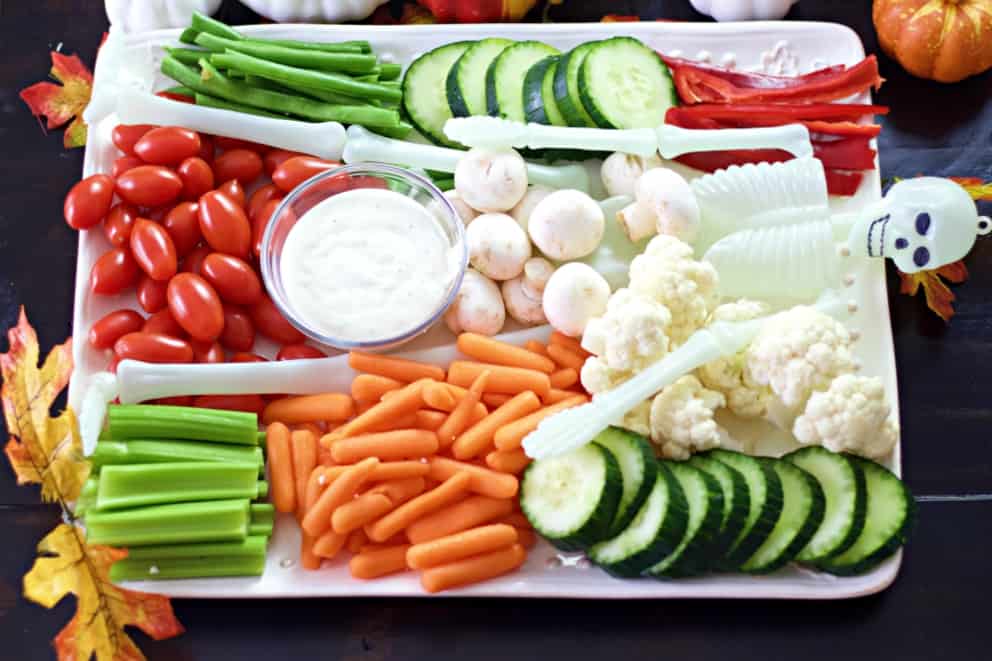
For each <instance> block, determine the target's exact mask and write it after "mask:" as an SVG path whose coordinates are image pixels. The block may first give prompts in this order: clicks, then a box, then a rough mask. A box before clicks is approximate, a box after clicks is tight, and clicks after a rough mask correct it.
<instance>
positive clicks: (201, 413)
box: [107, 404, 258, 445]
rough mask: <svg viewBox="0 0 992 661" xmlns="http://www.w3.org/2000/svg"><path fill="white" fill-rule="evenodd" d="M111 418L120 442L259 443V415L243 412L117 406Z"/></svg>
mask: <svg viewBox="0 0 992 661" xmlns="http://www.w3.org/2000/svg"><path fill="white" fill-rule="evenodd" d="M107 419H108V428H109V430H110V436H111V437H112V438H113V439H115V440H118V441H126V440H129V439H132V438H177V439H186V440H191V441H216V442H218V443H236V444H238V445H257V444H258V416H257V415H255V414H254V413H245V412H243V411H222V410H218V409H202V408H196V407H192V406H156V405H154V404H117V405H115V406H110V407H108V411H107Z"/></svg>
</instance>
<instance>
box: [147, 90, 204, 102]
mask: <svg viewBox="0 0 992 661" xmlns="http://www.w3.org/2000/svg"><path fill="white" fill-rule="evenodd" d="M155 96H160V97H162V98H163V99H169V100H171V101H178V102H180V103H195V102H196V101H195V100H194V99H193V97H191V96H186V95H185V94H176V93H175V92H156V93H155Z"/></svg>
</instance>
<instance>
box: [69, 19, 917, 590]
mask: <svg viewBox="0 0 992 661" xmlns="http://www.w3.org/2000/svg"><path fill="white" fill-rule="evenodd" d="M239 29H242V30H243V31H244V32H245V33H246V34H251V35H257V36H264V37H272V38H289V39H307V40H316V41H338V40H347V39H367V40H369V41H370V42H371V43H372V46H373V48H374V49H375V51H376V52H377V53H378V54H380V55H381V56H383V57H384V58H386V59H388V60H392V61H395V62H399V63H402V64H404V65H406V64H408V63H409V62H410V61H412V59H413V58H415V57H416V56H417V55H418V54H420V53H423V52H425V51H427V50H430V49H432V48H434V47H436V46H439V45H441V44H445V43H449V42H452V41H458V40H462V39H481V38H484V37H492V36H500V37H507V38H510V39H517V40H524V39H537V40H541V41H545V42H547V43H549V44H551V45H553V46H556V47H558V48H560V49H562V50H565V49H568V48H571V47H573V46H575V45H577V44H579V43H582V42H584V41H590V40H593V39H601V38H605V37H610V36H615V35H631V36H634V37H637V38H639V39H641V40H642V41H644V42H645V43H646V44H648V45H649V46H651V47H653V48H655V49H656V50H659V51H661V52H663V53H665V54H672V55H681V56H683V57H687V58H692V59H708V60H709V61H711V62H713V63H716V64H725V65H733V66H736V67H738V68H740V69H742V70H754V71H765V72H768V73H779V74H787V75H788V74H794V73H804V72H807V71H810V70H812V69H814V68H818V67H822V66H825V65H832V64H847V65H850V64H854V63H856V62H858V61H860V60H861V59H862V58H863V57H864V48H863V46H862V44H861V41H860V39H859V38H858V36H857V35H856V34H855V33H854V32H853V31H851V30H850V29H848V28H846V27H844V26H841V25H835V24H828V23H803V22H756V23H729V24H689V23H664V22H660V23H656V22H650V23H648V22H645V23H591V24H556V25H548V24H530V25H528V24H523V25H512V24H508V25H457V26H456V25H445V26H440V25H439V26H375V27H370V26H361V25H263V26H248V27H243V28H239ZM178 35H179V31H178V30H167V31H157V32H148V33H143V34H137V35H132V36H130V37H129V40H130V44H131V45H133V46H134V47H135V48H148V46H149V45H163V44H168V43H172V42H175V40H176V38H177V37H178ZM164 86H166V81H165V79H161V80H158V81H157V85H156V89H158V88H161V87H164ZM438 93H439V94H440V93H441V91H439V92H438ZM858 100H859V101H865V102H867V101H868V100H869V98H868V95H867V94H865V95H863V97H862V98H860V99H858ZM116 123H117V122H116V119H115V117H114V116H111V117H108V118H107V119H106V120H104V121H103V122H101V123H100V124H99V125H98V126H95V127H90V138H89V142H88V144H87V146H86V157H85V162H84V175H87V176H88V175H90V174H93V173H96V172H108V171H109V170H110V166H111V164H112V162H113V160H114V159H115V158H116V157H117V156H118V155H119V154H118V152H117V150H116V149H115V147H114V146H113V144H112V142H111V140H110V132H111V130H112V128H113V127H114V125H115V124H116ZM880 194H881V193H880V180H879V175H878V171H877V170H875V171H872V172H870V173H868V174H867V175H866V177H865V180H864V182H863V183H862V186H861V189H860V190H859V191H858V194H857V195H856V196H854V197H853V198H849V199H834V200H833V202H832V203H833V204H834V205H835V207H836V208H837V209H838V210H840V209H844V210H849V209H857V208H861V207H863V206H864V205H866V204H868V203H869V202H872V201H874V200H877V199H878V198H879V196H880ZM108 248H109V244H108V243H107V241H106V239H105V238H104V236H103V233H102V232H101V231H99V230H92V231H84V232H80V239H79V257H78V263H77V267H76V291H75V310H74V317H73V335H74V336H75V337H76V338H78V339H79V341H77V342H75V343H74V345H73V352H74V358H75V361H76V362H75V364H76V368H75V373H74V374H73V377H72V382H71V384H70V389H69V399H70V403H71V404H72V405H73V406H75V407H77V409H78V405H79V402H80V399H81V397H82V393H83V391H84V390H85V387H86V384H87V383H88V381H89V380H90V378H91V377H92V375H93V374H94V373H96V372H97V371H100V370H101V369H103V368H104V367H105V366H106V364H107V362H108V359H109V356H108V355H106V354H104V353H102V352H98V351H95V350H94V349H92V348H91V347H90V346H89V345H88V343H87V342H85V341H84V339H83V338H85V337H86V335H87V333H88V331H89V329H90V326H91V325H92V324H93V322H94V321H96V320H97V319H99V318H100V317H101V316H103V315H104V314H106V313H107V312H110V311H111V310H114V309H118V308H121V307H134V308H136V309H137V303H136V301H135V300H134V296H133V293H127V294H125V295H123V296H120V297H93V296H91V295H90V293H89V286H88V283H89V273H90V269H91V268H92V266H93V262H94V261H95V260H96V258H98V257H99V256H100V255H101V254H102V253H103V252H104V251H106V250H107V249H108ZM882 261H883V260H872V261H869V260H862V261H861V262H859V263H857V264H858V265H857V267H856V269H855V270H854V271H853V272H852V273H850V274H849V275H850V276H852V278H848V280H847V281H846V283H847V284H846V286H845V288H844V290H843V291H844V293H845V295H847V296H849V297H850V300H851V302H852V304H853V305H855V306H856V307H857V311H856V313H855V314H854V315H853V317H852V319H851V321H850V322H849V324H848V325H849V327H850V328H851V329H852V330H855V331H857V332H858V334H859V339H858V342H857V345H856V346H857V351H856V353H857V357H858V358H859V360H860V361H861V363H862V371H863V373H865V374H867V375H873V376H878V377H880V378H881V379H882V380H883V382H884V384H885V388H886V393H887V396H888V398H889V401H890V402H892V404H893V407H894V409H895V413H896V415H898V405H897V403H898V395H897V391H896V371H895V354H894V350H893V345H892V334H891V329H890V325H889V311H888V298H887V295H886V285H885V270H884V265H883V263H882ZM547 333H548V329H547V327H544V328H538V329H530V330H525V331H518V332H516V333H513V334H512V340H513V341H517V342H522V341H523V339H525V338H528V337H546V336H547ZM255 350H256V351H257V352H259V353H261V354H263V355H269V356H271V355H273V353H274V347H273V345H271V344H269V343H266V342H265V341H260V342H259V343H258V346H256V348H255ZM420 351H423V353H418V352H420ZM404 354H408V355H412V356H418V357H421V358H423V359H430V360H434V361H437V362H439V363H442V364H444V363H447V362H449V361H450V360H452V359H454V358H456V357H457V356H458V354H457V350H456V349H455V348H454V346H453V337H452V336H451V334H450V333H448V332H447V330H446V329H444V328H436V329H434V330H433V331H431V332H430V333H428V334H427V335H425V336H424V337H422V338H420V339H419V340H417V341H416V343H415V344H414V345H412V346H411V347H408V348H407V350H406V351H404ZM339 377H340V379H341V385H342V390H344V391H346V390H347V384H348V383H349V382H350V380H351V377H352V372H351V370H350V369H349V368H348V367H347V365H346V364H344V365H343V367H342V370H341V371H340V374H339ZM733 431H734V432H735V433H737V434H738V435H741V436H743V437H745V438H746V437H748V436H750V435H753V436H755V437H757V436H759V435H760V437H761V438H762V440H763V442H764V445H763V446H762V447H763V448H766V449H767V450H768V451H769V452H771V453H778V452H782V451H784V450H786V449H788V448H789V447H790V445H794V444H793V442H792V441H791V440H789V439H788V437H787V435H785V434H783V433H781V432H775V431H773V430H771V428H770V427H761V428H750V429H737V428H735V429H734V430H733ZM889 465H890V467H891V468H892V469H893V470H894V471H896V472H897V473H898V472H899V470H900V449H899V448H898V447H897V448H896V451H895V452H894V453H893V456H892V458H891V460H890V463H889ZM299 542H300V535H299V528H298V526H297V524H296V522H295V520H293V519H292V518H291V517H289V516H287V515H280V518H279V520H278V521H277V524H276V529H275V533H274V535H273V537H272V540H271V542H270V545H269V553H268V560H267V562H266V568H265V572H264V574H263V575H262V576H261V577H258V578H221V579H196V580H177V581H148V582H132V583H128V584H127V585H128V587H132V588H135V589H142V590H147V591H150V592H158V593H162V594H166V595H169V596H172V597H197V598H288V597H360V596H397V597H411V596H424V594H425V593H424V592H423V590H422V589H421V587H420V584H419V582H418V579H417V575H416V574H414V573H406V574H403V575H399V576H395V577H387V578H382V579H378V580H375V581H360V580H356V579H354V578H352V577H351V576H350V575H349V573H348V568H347V563H346V562H344V561H341V560H337V561H335V562H333V563H325V567H324V568H322V569H320V570H319V571H306V570H303V569H302V568H300V566H299V563H298V557H299ZM900 562H901V552H900V553H899V554H896V555H895V556H894V557H892V558H890V559H889V560H888V561H886V562H884V563H883V564H882V565H880V566H879V567H877V568H876V569H875V570H874V571H872V572H870V573H868V574H865V575H863V576H857V577H851V578H837V577H833V576H829V575H827V574H820V573H816V572H812V571H807V570H804V569H801V568H797V567H789V568H786V569H784V570H782V571H779V572H777V573H775V574H772V575H769V576H745V575H727V574H715V575H712V576H707V577H704V578H694V579H683V580H677V581H656V580H651V579H644V580H621V579H616V578H612V577H610V576H608V575H607V574H606V573H604V572H602V571H601V570H599V569H597V568H592V567H589V566H588V563H586V562H585V561H584V560H583V559H582V558H580V557H578V556H574V555H571V556H569V555H562V554H560V553H558V552H557V551H555V550H554V549H553V548H552V547H551V546H550V545H548V544H547V543H545V542H543V541H542V542H540V543H539V544H538V546H536V547H534V548H533V549H532V550H531V552H530V554H529V557H528V560H527V563H526V564H525V565H524V567H523V568H522V569H521V570H520V571H517V572H515V573H513V574H512V575H510V576H507V577H503V578H500V579H497V580H493V581H488V582H485V583H482V584H479V585H475V586H471V587H468V588H464V589H460V590H454V591H451V592H447V593H443V594H444V595H446V596H475V597H558V598H571V599H654V598H729V599H751V598H773V599H844V598H850V597H857V596H862V595H866V594H871V593H874V592H878V591H880V590H883V589H885V588H886V587H887V586H888V585H890V584H891V583H892V581H893V580H894V579H895V577H896V574H897V573H898V571H899V565H900ZM327 565H329V566H327Z"/></svg>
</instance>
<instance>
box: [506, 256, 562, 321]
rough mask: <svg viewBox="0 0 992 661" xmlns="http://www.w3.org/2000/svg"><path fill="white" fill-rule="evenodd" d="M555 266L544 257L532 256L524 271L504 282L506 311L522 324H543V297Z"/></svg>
mask: <svg viewBox="0 0 992 661" xmlns="http://www.w3.org/2000/svg"><path fill="white" fill-rule="evenodd" d="M554 268H555V267H554V266H553V265H552V264H551V262H549V261H548V260H546V259H544V258H543V257H531V258H530V259H528V260H527V263H526V264H524V272H523V273H521V274H520V275H518V276H517V277H516V278H513V279H512V280H507V281H506V282H504V283H503V285H502V287H500V289H502V291H503V303H505V304H506V312H507V314H509V315H510V316H511V317H512V318H513V319H515V320H516V321H518V322H520V323H521V324H543V323H545V322H546V321H547V319H546V318H545V316H544V308H543V306H542V299H543V297H544V287H545V285H547V283H548V280H549V279H550V278H551V274H552V273H553V272H554Z"/></svg>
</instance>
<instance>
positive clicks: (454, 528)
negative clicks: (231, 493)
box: [262, 333, 589, 592]
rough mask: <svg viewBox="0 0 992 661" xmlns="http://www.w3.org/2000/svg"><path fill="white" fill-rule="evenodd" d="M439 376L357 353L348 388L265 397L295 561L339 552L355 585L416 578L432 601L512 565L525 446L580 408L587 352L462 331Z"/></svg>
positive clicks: (274, 481)
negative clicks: (295, 536) (295, 533)
mask: <svg viewBox="0 0 992 661" xmlns="http://www.w3.org/2000/svg"><path fill="white" fill-rule="evenodd" d="M458 349H459V351H460V352H461V353H462V354H464V355H465V356H466V357H467V358H468V359H467V360H456V361H454V362H452V363H451V364H450V365H449V366H448V368H447V370H445V369H443V368H441V367H439V366H436V365H430V364H427V363H420V362H416V361H411V360H404V359H400V358H393V357H389V356H381V355H372V354H365V353H359V352H352V353H351V354H350V355H349V361H348V362H349V365H350V366H351V367H352V368H353V369H354V370H355V371H357V372H359V375H358V376H357V377H356V378H355V379H354V380H353V382H352V384H351V393H350V394H346V393H323V394H318V395H305V396H299V397H287V398H284V399H279V400H276V401H273V402H271V403H270V404H269V405H268V406H267V407H266V409H265V411H264V413H263V415H262V420H263V423H265V424H266V425H267V438H266V443H267V452H268V461H269V470H270V476H269V481H270V484H271V492H272V500H273V503H274V504H275V508H276V509H277V510H278V511H280V512H292V513H295V514H296V517H297V520H298V521H299V522H300V527H301V528H302V532H303V538H302V539H303V541H302V545H301V550H300V559H301V564H302V565H303V566H304V567H305V568H307V569H318V568H319V567H320V565H321V563H322V561H324V560H333V559H335V558H337V557H338V556H339V554H341V553H342V551H344V550H347V551H348V552H350V553H351V554H352V556H351V559H350V561H349V568H350V570H351V574H352V576H354V577H356V578H360V579H373V578H378V577H380V576H387V575H390V574H395V573H398V572H403V571H408V570H416V571H420V572H421V574H420V580H421V584H422V585H423V587H424V589H425V590H426V591H427V592H439V591H442V590H448V589H452V588H456V587H461V586H464V585H469V584H472V583H477V582H479V581H484V580H487V579H490V578H494V577H496V576H500V575H503V574H506V573H508V572H511V571H513V570H515V569H517V568H519V567H520V566H521V565H522V564H523V563H524V561H525V560H526V557H527V553H526V550H525V549H526V548H529V547H531V546H533V544H534V543H535V541H536V538H535V536H534V532H533V529H532V528H531V526H530V524H529V523H528V522H527V519H526V518H525V517H524V516H523V514H522V513H521V512H520V508H519V504H518V502H517V492H518V489H519V480H518V476H519V475H520V474H521V473H522V472H523V470H524V469H525V468H526V467H527V465H528V464H529V463H530V459H529V458H528V457H527V456H526V455H525V454H524V451H523V449H522V448H521V443H522V442H523V439H524V438H525V437H526V436H527V435H528V434H529V433H530V432H531V431H533V430H534V429H536V428H537V425H538V424H539V423H540V422H541V421H542V420H544V419H545V418H547V417H548V416H550V415H553V414H555V413H557V412H559V411H562V410H564V409H567V408H570V407H572V406H578V405H579V404H582V403H584V402H587V401H588V400H589V398H588V396H587V395H586V394H585V392H583V391H582V390H581V386H580V384H579V370H580V369H581V367H582V363H583V362H584V361H585V359H586V358H587V357H588V354H587V353H586V352H585V351H583V350H582V348H581V347H580V346H579V344H578V342H577V341H576V340H574V339H572V338H569V337H567V336H564V335H561V334H558V333H554V334H553V335H552V337H551V340H550V342H549V343H548V344H547V345H545V344H542V343H540V342H528V343H527V344H526V345H525V346H523V347H519V346H514V345H511V344H507V343H504V342H500V341H498V340H494V339H492V338H489V337H485V336H482V335H476V334H473V333H463V334H462V335H460V336H459V337H458Z"/></svg>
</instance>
